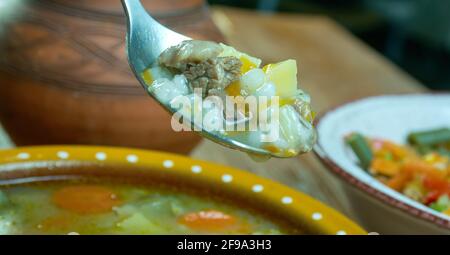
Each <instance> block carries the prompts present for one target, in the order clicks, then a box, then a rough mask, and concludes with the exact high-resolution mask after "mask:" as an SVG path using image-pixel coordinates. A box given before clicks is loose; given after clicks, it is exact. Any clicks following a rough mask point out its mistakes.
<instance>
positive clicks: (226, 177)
mask: <svg viewBox="0 0 450 255" xmlns="http://www.w3.org/2000/svg"><path fill="white" fill-rule="evenodd" d="M222 181H223V182H225V183H230V182H231V181H233V176H231V175H229V174H224V175H222Z"/></svg>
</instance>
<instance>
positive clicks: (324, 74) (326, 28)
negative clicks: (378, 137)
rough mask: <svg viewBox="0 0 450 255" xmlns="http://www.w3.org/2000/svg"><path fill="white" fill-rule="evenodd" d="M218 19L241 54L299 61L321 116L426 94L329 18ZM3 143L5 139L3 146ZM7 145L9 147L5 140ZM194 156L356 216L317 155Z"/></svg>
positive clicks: (211, 150)
mask: <svg viewBox="0 0 450 255" xmlns="http://www.w3.org/2000/svg"><path fill="white" fill-rule="evenodd" d="M213 17H214V21H215V22H216V24H217V25H218V26H219V28H220V29H221V31H222V32H223V33H224V34H225V36H226V38H227V41H228V43H229V44H231V45H232V46H234V47H236V48H238V49H239V50H241V51H244V52H248V53H250V54H251V55H255V56H258V57H261V58H262V59H263V60H264V61H265V62H272V61H279V60H284V59H287V58H293V59H296V60H297V61H298V64H299V69H300V70H299V81H300V86H301V88H303V89H304V90H306V91H307V92H309V93H310V94H311V96H312V98H313V107H314V109H315V110H316V111H318V112H322V111H324V110H326V109H328V108H330V107H333V106H336V105H339V104H342V103H345V102H348V101H350V100H354V99H357V98H362V97H367V96H372V95H380V94H388V93H414V92H420V91H423V90H425V89H424V88H423V87H421V86H420V84H419V83H418V82H417V81H415V80H414V79H413V78H411V77H410V76H408V75H407V74H405V73H404V72H403V71H401V70H400V69H399V68H397V67H396V66H394V65H393V64H392V63H390V62H389V61H387V60H386V59H385V58H383V57H382V56H380V55H379V54H378V53H376V52H374V51H373V50H372V49H370V48H369V47H368V46H366V45H365V44H364V43H362V42H360V41H359V40H357V39H356V38H355V37H353V36H352V35H351V34H349V33H348V32H347V31H346V30H344V29H343V28H341V27H340V26H339V25H337V24H336V23H335V22H334V21H332V20H329V19H327V18H325V17H317V16H303V15H261V14H256V13H254V12H247V11H241V10H235V9H228V8H223V7H215V8H213ZM0 133H1V131H0ZM0 137H1V134H0ZM3 139H4V138H3ZM1 143H2V138H0V147H1V146H2V145H1ZM3 146H7V143H5V142H4V141H3ZM192 156H193V157H196V158H200V159H206V160H210V161H214V162H219V163H223V164H226V165H230V166H234V167H238V168H241V169H244V170H248V171H251V172H254V173H257V174H259V175H262V176H266V177H269V178H272V179H275V180H278V181H280V182H282V183H285V184H287V185H289V186H292V187H295V188H298V189H300V190H302V191H304V192H306V193H308V194H310V195H312V196H314V197H316V198H318V199H320V200H322V201H324V202H326V203H328V204H329V205H331V206H334V207H336V208H337V209H339V210H341V211H343V212H344V213H346V214H347V215H349V216H352V212H351V209H350V206H349V205H348V204H347V203H348V202H347V201H346V199H345V195H344V194H342V190H341V188H340V185H341V184H340V183H339V182H337V181H336V179H335V178H334V177H332V176H331V175H329V174H328V172H327V170H326V169H325V168H324V167H323V166H322V165H321V164H320V162H318V160H317V159H316V158H315V156H314V155H313V154H312V153H310V154H308V155H302V156H300V157H298V158H293V159H284V160H280V159H272V160H270V161H268V162H265V163H255V162H253V161H252V160H251V159H249V158H248V157H247V156H246V155H245V154H242V153H239V152H235V151H231V150H229V149H226V148H223V147H220V146H219V145H216V144H213V143H211V142H209V141H203V142H202V143H201V144H200V146H198V147H197V148H196V149H195V151H194V152H193V153H192Z"/></svg>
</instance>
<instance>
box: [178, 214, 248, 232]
mask: <svg viewBox="0 0 450 255" xmlns="http://www.w3.org/2000/svg"><path fill="white" fill-rule="evenodd" d="M179 223H181V224H183V225H185V226H187V227H189V228H191V229H194V230H197V231H204V232H213V233H220V232H228V231H237V232H240V233H248V232H249V230H248V227H247V226H245V225H244V224H242V223H240V222H239V221H238V220H237V219H236V218H235V217H233V216H231V215H229V214H226V213H224V212H221V211H216V210H205V211H199V212H193V213H188V214H185V215H183V216H182V217H180V218H179Z"/></svg>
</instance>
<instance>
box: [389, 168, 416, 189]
mask: <svg viewBox="0 0 450 255" xmlns="http://www.w3.org/2000/svg"><path fill="white" fill-rule="evenodd" d="M413 177H414V175H413V173H412V172H408V171H404V170H403V169H401V170H400V172H399V173H398V174H397V175H395V176H394V177H392V179H390V180H389V181H387V185H388V186H389V187H391V188H392V189H395V190H397V191H402V190H403V188H404V187H405V186H406V184H407V183H408V182H409V181H411V180H412V179H413Z"/></svg>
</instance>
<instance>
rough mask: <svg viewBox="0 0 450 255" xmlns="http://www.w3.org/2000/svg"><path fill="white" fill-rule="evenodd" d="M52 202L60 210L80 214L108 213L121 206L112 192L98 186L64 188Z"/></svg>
mask: <svg viewBox="0 0 450 255" xmlns="http://www.w3.org/2000/svg"><path fill="white" fill-rule="evenodd" d="M52 201H53V203H54V204H55V205H56V206H58V207H59V208H61V209H65V210H68V211H71V212H75V213H78V214H97V213H106V212H109V211H111V210H112V208H113V207H114V206H117V205H119V204H120V201H119V199H118V197H117V195H116V194H115V193H114V192H113V191H112V190H110V189H109V188H107V187H103V186H97V185H75V186H68V187H64V188H62V189H60V190H57V191H56V192H55V193H54V194H53V197H52Z"/></svg>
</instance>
